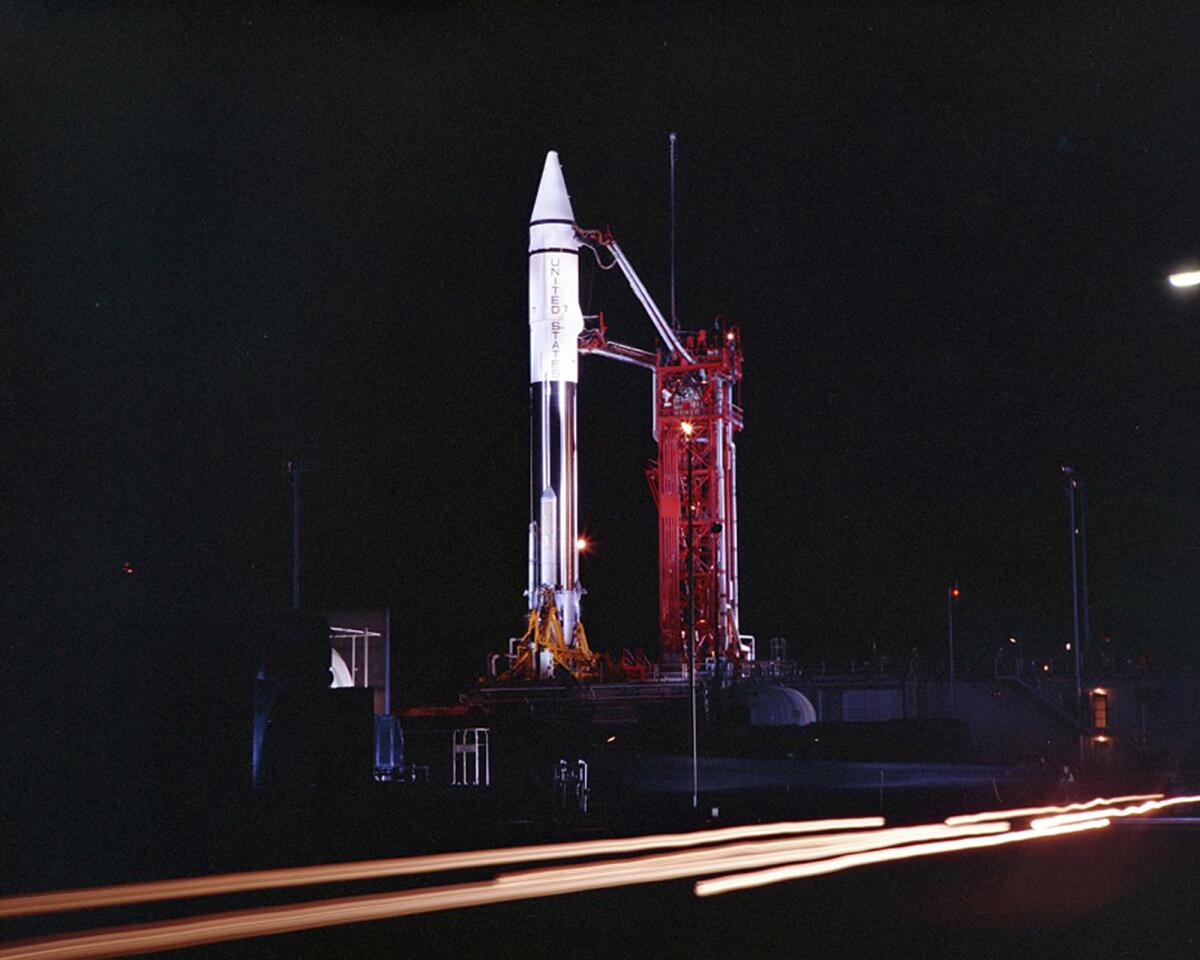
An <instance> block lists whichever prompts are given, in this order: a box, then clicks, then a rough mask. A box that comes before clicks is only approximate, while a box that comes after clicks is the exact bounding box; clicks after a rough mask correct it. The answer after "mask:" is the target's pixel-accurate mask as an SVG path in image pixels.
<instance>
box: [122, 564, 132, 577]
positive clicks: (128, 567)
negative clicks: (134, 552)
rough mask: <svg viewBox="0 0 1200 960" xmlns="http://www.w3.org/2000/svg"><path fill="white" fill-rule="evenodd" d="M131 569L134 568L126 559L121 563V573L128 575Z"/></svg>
mask: <svg viewBox="0 0 1200 960" xmlns="http://www.w3.org/2000/svg"><path fill="white" fill-rule="evenodd" d="M133 570H134V567H133V564H132V563H130V562H129V561H128V560H126V561H125V562H124V563H123V564H121V572H122V573H123V574H125V575H126V576H129V575H130V574H132V573H133Z"/></svg>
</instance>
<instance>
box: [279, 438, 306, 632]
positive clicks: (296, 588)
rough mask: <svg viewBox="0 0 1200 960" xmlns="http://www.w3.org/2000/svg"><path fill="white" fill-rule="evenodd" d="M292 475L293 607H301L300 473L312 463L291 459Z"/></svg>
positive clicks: (289, 463) (289, 465)
mask: <svg viewBox="0 0 1200 960" xmlns="http://www.w3.org/2000/svg"><path fill="white" fill-rule="evenodd" d="M285 469H286V470H287V472H288V473H289V474H291V476H292V609H293V610H299V609H300V474H302V473H307V472H308V471H309V470H311V469H312V464H311V463H306V462H305V461H303V460H289V461H288V462H287V466H286V468H285Z"/></svg>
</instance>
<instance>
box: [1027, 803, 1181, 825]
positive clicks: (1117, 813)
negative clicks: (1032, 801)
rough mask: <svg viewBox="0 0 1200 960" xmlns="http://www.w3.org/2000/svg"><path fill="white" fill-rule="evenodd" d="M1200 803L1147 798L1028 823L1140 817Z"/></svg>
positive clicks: (1057, 822)
mask: <svg viewBox="0 0 1200 960" xmlns="http://www.w3.org/2000/svg"><path fill="white" fill-rule="evenodd" d="M1195 803H1200V797H1169V798H1168V799H1166V800H1147V801H1146V802H1145V803H1139V804H1137V805H1136V806H1132V807H1118V808H1112V809H1109V810H1095V811H1086V812H1083V813H1063V814H1059V815H1058V816H1054V817H1040V818H1038V819H1037V820H1034V821H1033V822H1032V823H1030V826H1031V827H1033V828H1034V829H1035V830H1044V829H1047V828H1050V827H1057V826H1061V825H1062V824H1066V823H1082V822H1084V821H1087V820H1092V819H1095V818H1096V817H1108V818H1110V819H1113V818H1119V817H1140V816H1142V815H1143V814H1147V813H1153V812H1154V811H1155V810H1162V809H1163V808H1165V807H1176V806H1179V805H1180V804H1195Z"/></svg>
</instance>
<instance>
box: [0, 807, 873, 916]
mask: <svg viewBox="0 0 1200 960" xmlns="http://www.w3.org/2000/svg"><path fill="white" fill-rule="evenodd" d="M883 824H884V820H883V818H882V817H853V818H841V819H828V820H798V821H784V822H780V823H766V824H747V825H744V826H736V827H721V828H718V829H715V830H696V831H692V832H690V833H665V834H653V835H649V836H643V837H616V838H611V839H604V840H581V841H575V842H571V843H557V844H540V845H531V846H524V847H503V848H499V849H494V850H470V851H464V852H460V853H439V854H431V855H428V856H417V857H399V858H390V859H383V860H365V861H359V862H351V863H334V864H318V865H314V866H307V867H284V868H280V869H275V870H255V871H250V872H246V873H225V874H214V875H211V876H206V877H184V878H180V879H177V880H153V881H147V882H145V883H127V884H121V885H118V886H110V887H92V888H86V889H80V890H61V891H54V892H49V893H33V894H23V895H20V896H14V897H3V898H0V917H15V916H22V915H26V914H34V913H57V912H61V911H64V910H91V909H95V908H97V907H113V906H120V905H123V904H129V903H149V902H151V901H159V900H177V899H181V898H184V897H206V896H213V895H216V894H223V893H241V892H244V891H247V890H269V889H277V888H281V887H298V886H305V885H308V884H317V883H342V882H347V881H356V880H370V879H375V878H380V877H400V876H411V875H413V874H418V873H437V872H442V871H447V870H468V869H474V868H479V867H495V866H505V865H508V864H514V863H524V862H536V861H540V860H542V861H544V860H565V859H571V858H575V857H594V856H603V855H606V854H619V853H639V852H642V851H646V850H661V849H666V848H677V847H689V846H698V845H701V844H712V843H721V842H724V841H730V840H743V839H749V838H752V837H764V836H776V835H779V834H807V833H820V832H827V831H831V830H835V831H836V830H859V829H866V828H871V827H882V826H883Z"/></svg>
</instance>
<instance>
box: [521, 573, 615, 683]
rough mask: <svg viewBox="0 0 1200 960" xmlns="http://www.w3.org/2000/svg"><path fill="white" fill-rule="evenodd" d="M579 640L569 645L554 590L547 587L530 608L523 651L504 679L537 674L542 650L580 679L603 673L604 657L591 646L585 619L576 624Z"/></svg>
mask: <svg viewBox="0 0 1200 960" xmlns="http://www.w3.org/2000/svg"><path fill="white" fill-rule="evenodd" d="M574 639H575V643H574V644H573V645H571V646H568V645H567V643H566V641H565V640H564V639H563V632H562V621H561V620H560V619H559V617H558V607H557V606H556V605H555V603H554V591H553V590H552V589H550V588H548V587H547V588H546V589H544V590H543V592H542V602H541V603H540V604H539V605H538V606H537V607H536V608H535V609H533V610H530V611H529V622H528V624H527V625H526V627H525V633H524V635H523V636H522V637H521V639H520V641H519V642H518V644H517V647H518V649H519V651H520V652H519V653H518V654H517V659H516V661H514V663H513V665H512V668H511V669H510V670H509V671H508V672H507V673H505V674H504V675H503V676H502V677H500V679H501V680H511V679H513V678H515V677H523V678H525V679H531V680H532V679H536V678H537V662H538V657H537V654H538V651H539V650H546V651H548V652H549V653H550V656H551V658H553V660H554V662H555V663H556V664H557V665H558V666H560V667H562V668H563V669H564V670H566V671H567V672H568V673H569V674H570V675H571V676H572V677H574V678H575V679H576V680H585V679H588V678H591V677H597V676H599V675H600V658H599V657H598V656H596V654H594V653H592V650H591V647H589V646H588V641H587V633H586V632H585V631H584V629H583V624H582V623H577V624H575V637H574Z"/></svg>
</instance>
